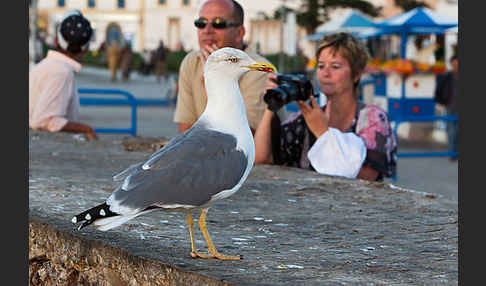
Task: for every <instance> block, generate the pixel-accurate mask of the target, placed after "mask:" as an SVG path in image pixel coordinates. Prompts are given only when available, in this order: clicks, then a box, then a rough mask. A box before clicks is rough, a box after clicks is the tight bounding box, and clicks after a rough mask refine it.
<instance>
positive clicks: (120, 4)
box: [118, 0, 125, 8]
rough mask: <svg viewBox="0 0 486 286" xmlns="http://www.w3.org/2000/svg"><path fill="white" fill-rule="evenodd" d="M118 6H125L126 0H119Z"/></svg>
mask: <svg viewBox="0 0 486 286" xmlns="http://www.w3.org/2000/svg"><path fill="white" fill-rule="evenodd" d="M118 8H125V0H118Z"/></svg>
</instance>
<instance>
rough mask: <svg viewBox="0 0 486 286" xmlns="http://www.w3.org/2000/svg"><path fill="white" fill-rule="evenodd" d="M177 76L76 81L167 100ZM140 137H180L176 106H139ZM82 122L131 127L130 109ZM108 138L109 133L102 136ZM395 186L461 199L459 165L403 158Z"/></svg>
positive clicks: (86, 74)
mask: <svg viewBox="0 0 486 286" xmlns="http://www.w3.org/2000/svg"><path fill="white" fill-rule="evenodd" d="M174 79H175V76H174V75H172V77H171V80H169V81H162V82H160V83H158V82H157V81H156V79H155V77H154V76H140V75H138V74H137V73H132V77H131V79H130V80H129V81H128V82H123V81H117V82H111V81H110V80H109V75H108V72H107V71H106V70H100V69H95V68H83V69H82V71H81V74H80V76H79V77H78V79H77V84H78V87H82V88H116V89H122V90H126V91H128V92H130V93H132V94H133V95H134V96H135V97H137V98H152V99H165V97H166V95H167V94H169V95H170V94H172V91H173V86H174V85H173V83H174V81H173V80H174ZM137 112H138V126H137V127H138V135H139V136H144V137H160V136H164V137H172V136H174V135H175V134H177V126H176V125H175V124H174V123H173V122H172V117H173V113H174V106H164V107H162V106H150V107H148V106H147V107H139V108H138V110H137ZM81 114H82V119H83V121H85V122H88V123H91V124H92V125H93V126H95V127H128V126H129V124H130V113H129V109H128V108H125V107H82V110H81ZM100 136H101V138H103V136H109V135H107V134H101V135H100ZM444 148H445V147H444V146H443V144H434V143H431V142H405V140H400V144H399V152H416V151H427V150H430V151H438V150H443V149H444ZM387 181H390V182H392V183H393V184H394V185H397V186H400V187H404V188H408V189H411V190H415V191H420V192H429V193H434V194H440V195H443V196H445V197H447V198H450V199H454V200H457V199H458V162H450V161H449V160H448V158H444V157H436V158H434V157H432V158H400V159H399V161H398V177H397V180H396V181H394V182H393V181H392V180H387Z"/></svg>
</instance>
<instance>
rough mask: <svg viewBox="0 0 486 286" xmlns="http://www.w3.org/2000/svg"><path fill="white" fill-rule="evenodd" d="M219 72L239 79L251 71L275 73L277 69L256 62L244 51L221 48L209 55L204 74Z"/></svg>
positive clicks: (270, 65) (267, 64)
mask: <svg viewBox="0 0 486 286" xmlns="http://www.w3.org/2000/svg"><path fill="white" fill-rule="evenodd" d="M212 71H219V72H222V73H224V74H226V75H232V76H233V77H234V78H236V79H239V78H240V77H241V76H242V75H243V74H245V73H246V72H249V71H261V72H275V71H276V68H275V67H274V66H273V65H272V64H269V63H263V62H256V61H255V60H254V59H252V58H250V56H248V55H247V54H246V53H245V52H244V51H242V50H239V49H234V48H221V49H219V50H217V51H215V52H213V53H212V54H211V55H209V57H208V59H207V61H206V63H205V64H204V74H205V75H206V74H207V73H208V72H212Z"/></svg>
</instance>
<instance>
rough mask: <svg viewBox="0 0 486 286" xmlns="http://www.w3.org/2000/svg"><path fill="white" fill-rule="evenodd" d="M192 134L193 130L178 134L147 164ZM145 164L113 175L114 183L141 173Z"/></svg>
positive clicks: (134, 165)
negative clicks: (141, 168)
mask: <svg viewBox="0 0 486 286" xmlns="http://www.w3.org/2000/svg"><path fill="white" fill-rule="evenodd" d="M191 132H192V129H191V130H189V131H187V132H184V133H181V134H178V135H177V136H175V137H174V138H172V139H171V140H169V142H167V144H166V145H165V146H164V147H162V148H160V149H159V150H157V151H156V152H154V153H153V154H152V155H150V157H149V159H148V160H147V161H146V162H150V160H151V159H153V158H158V157H160V154H161V153H164V152H166V151H167V150H169V149H171V148H172V147H173V146H174V145H177V144H178V142H180V141H182V140H183V139H184V138H185V137H186V136H188V135H189V134H190V133H191ZM144 163H145V162H141V163H136V164H133V165H131V166H130V167H128V168H126V169H124V170H123V171H121V172H119V173H117V174H115V175H113V181H115V182H118V181H122V180H124V179H125V178H126V177H128V176H130V175H132V174H134V173H136V172H139V171H140V170H139V169H140V167H141V166H142V165H143V164H144Z"/></svg>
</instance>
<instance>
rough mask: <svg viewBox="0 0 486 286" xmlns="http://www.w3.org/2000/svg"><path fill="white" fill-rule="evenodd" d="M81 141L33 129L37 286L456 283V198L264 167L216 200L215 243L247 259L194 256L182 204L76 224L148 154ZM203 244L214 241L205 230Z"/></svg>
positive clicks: (117, 140) (113, 143)
mask: <svg viewBox="0 0 486 286" xmlns="http://www.w3.org/2000/svg"><path fill="white" fill-rule="evenodd" d="M78 138H79V137H76V136H73V135H72V134H67V133H57V134H52V133H45V132H36V131H30V133H29V226H30V236H29V259H30V265H29V266H30V267H29V270H30V271H29V275H30V281H31V285H224V284H227V285H232V284H234V285H363V284H365V285H367V284H371V285H391V284H393V285H417V284H420V285H437V284H441V285H457V284H458V222H457V217H458V213H457V202H455V201H449V200H447V199H445V198H443V197H441V196H437V195H432V194H429V193H422V192H415V191H411V190H404V189H400V188H397V187H395V186H393V185H391V184H388V183H376V182H366V181H362V180H348V179H344V178H338V177H330V176H324V175H318V174H316V173H313V172H309V171H305V170H299V169H294V168H284V167H278V166H256V167H254V168H253V170H252V172H251V174H250V177H249V178H248V180H247V181H246V182H245V183H244V184H243V186H242V188H241V189H240V191H239V192H237V193H236V194H235V195H233V196H231V197H229V198H227V199H225V200H221V201H218V202H217V203H216V204H214V205H213V207H212V208H211V209H210V211H209V213H208V219H207V221H208V231H209V233H210V235H211V237H212V239H213V242H214V243H215V246H216V248H217V249H218V250H219V251H220V252H222V253H225V254H230V255H237V254H241V255H243V256H244V259H243V260H241V261H218V260H202V259H192V258H191V257H190V255H189V253H190V250H191V247H190V239H189V231H188V229H187V226H186V216H185V214H184V213H176V212H154V213H151V214H149V215H146V216H142V217H138V218H136V219H134V220H131V221H129V222H128V223H126V224H124V225H122V226H120V227H118V228H115V229H113V230H110V231H107V232H101V231H98V230H96V229H94V228H91V227H88V228H84V229H82V230H81V231H76V230H75V226H74V225H73V224H72V223H71V218H72V216H73V215H75V214H77V213H79V212H81V211H83V210H85V209H87V208H89V207H92V206H94V205H96V204H99V203H101V202H103V201H104V200H105V199H106V198H107V197H108V196H109V194H110V193H111V191H112V189H113V187H114V186H115V185H114V183H113V181H112V180H111V176H112V175H113V174H115V173H117V172H118V171H121V170H123V169H124V168H126V167H127V166H129V165H131V164H133V163H135V162H138V161H140V160H143V159H145V158H147V157H148V156H149V155H150V154H151V152H150V151H131V152H129V151H126V150H125V149H124V147H123V144H122V142H123V136H119V137H118V136H110V137H104V138H105V139H103V140H99V141H95V142H85V141H81V140H79V139H78ZM183 175H184V174H181V176H183ZM197 216H198V214H197V213H195V214H194V218H197ZM196 247H197V248H199V249H200V250H203V251H205V250H206V243H205V241H204V238H203V237H202V234H201V232H200V231H196Z"/></svg>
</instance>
